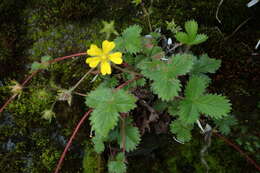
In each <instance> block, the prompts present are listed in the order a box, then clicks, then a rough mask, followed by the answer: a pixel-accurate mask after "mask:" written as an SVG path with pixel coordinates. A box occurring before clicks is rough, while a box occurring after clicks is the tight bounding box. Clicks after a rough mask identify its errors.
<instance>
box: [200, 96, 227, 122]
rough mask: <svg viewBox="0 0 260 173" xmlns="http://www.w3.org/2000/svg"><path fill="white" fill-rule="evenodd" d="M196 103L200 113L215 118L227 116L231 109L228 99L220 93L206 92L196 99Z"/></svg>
mask: <svg viewBox="0 0 260 173" xmlns="http://www.w3.org/2000/svg"><path fill="white" fill-rule="evenodd" d="M196 105H197V107H198V109H199V111H200V112H201V113H204V114H206V115H209V116H210V117H213V118H216V119H218V118H221V117H223V116H227V115H228V113H229V112H230V110H231V104H230V103H229V100H228V99H226V98H225V97H224V96H221V95H214V94H207V95H204V96H201V97H200V98H199V99H198V100H197V101H196Z"/></svg>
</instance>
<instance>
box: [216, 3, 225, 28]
mask: <svg viewBox="0 0 260 173" xmlns="http://www.w3.org/2000/svg"><path fill="white" fill-rule="evenodd" d="M223 1H224V0H220V2H219V4H218V8H217V11H216V19H217V21H218V22H219V23H220V24H221V20H219V18H218V12H219V9H220V6H221V5H222V3H223Z"/></svg>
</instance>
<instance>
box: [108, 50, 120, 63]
mask: <svg viewBox="0 0 260 173" xmlns="http://www.w3.org/2000/svg"><path fill="white" fill-rule="evenodd" d="M108 58H109V59H110V61H112V62H113V63H115V64H122V62H123V60H122V53H121V52H116V53H112V54H110V55H108Z"/></svg>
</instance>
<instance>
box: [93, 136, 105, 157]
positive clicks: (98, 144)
mask: <svg viewBox="0 0 260 173" xmlns="http://www.w3.org/2000/svg"><path fill="white" fill-rule="evenodd" d="M92 141H93V143H94V150H95V151H96V152H97V153H102V152H103V151H104V150H105V145H104V139H103V138H102V137H100V136H97V135H96V136H94V137H93V138H92Z"/></svg>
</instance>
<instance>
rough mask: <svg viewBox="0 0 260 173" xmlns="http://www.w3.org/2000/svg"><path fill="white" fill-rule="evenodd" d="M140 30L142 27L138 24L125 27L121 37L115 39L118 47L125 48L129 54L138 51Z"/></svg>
mask: <svg viewBox="0 0 260 173" xmlns="http://www.w3.org/2000/svg"><path fill="white" fill-rule="evenodd" d="M141 31H142V28H141V27H140V26H138V25H132V26H130V27H128V28H127V29H125V30H124V31H123V33H122V37H118V38H116V39H115V42H116V45H117V47H118V49H122V50H123V49H125V50H126V51H127V52H129V53H131V54H135V53H138V52H140V51H141V50H142V37H141ZM124 52H125V51H124Z"/></svg>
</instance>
